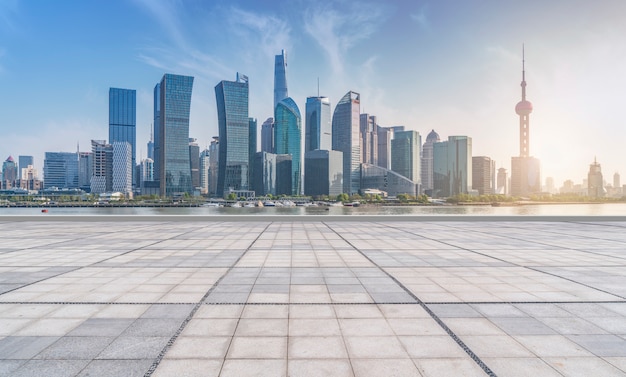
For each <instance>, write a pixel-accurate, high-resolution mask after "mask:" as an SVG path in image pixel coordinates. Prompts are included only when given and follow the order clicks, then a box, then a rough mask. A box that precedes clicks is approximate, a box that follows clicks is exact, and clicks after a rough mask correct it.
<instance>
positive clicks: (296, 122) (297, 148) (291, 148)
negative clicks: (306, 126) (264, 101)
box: [274, 97, 303, 195]
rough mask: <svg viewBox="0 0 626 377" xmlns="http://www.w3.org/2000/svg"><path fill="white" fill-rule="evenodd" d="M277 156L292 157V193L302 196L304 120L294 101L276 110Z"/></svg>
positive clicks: (279, 104) (282, 104)
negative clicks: (287, 155)
mask: <svg viewBox="0 0 626 377" xmlns="http://www.w3.org/2000/svg"><path fill="white" fill-rule="evenodd" d="M274 143H275V150H276V154H289V155H291V193H290V195H301V194H302V162H303V161H302V118H301V115H300V110H299V109H298V106H297V105H296V103H295V102H294V100H293V99H291V98H290V97H287V98H285V99H283V100H281V101H280V102H279V103H278V105H276V108H275V109H274Z"/></svg>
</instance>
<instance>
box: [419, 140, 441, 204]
mask: <svg viewBox="0 0 626 377" xmlns="http://www.w3.org/2000/svg"><path fill="white" fill-rule="evenodd" d="M440 141H441V140H440V139H439V134H438V133H436V132H435V130H432V131H430V133H428V136H426V142H425V143H424V145H423V146H422V164H421V168H422V170H421V172H420V174H421V176H422V182H421V183H422V192H423V193H425V194H426V195H432V190H433V188H434V184H433V144H435V143H438V142H440Z"/></svg>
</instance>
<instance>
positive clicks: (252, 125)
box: [248, 118, 257, 187]
mask: <svg viewBox="0 0 626 377" xmlns="http://www.w3.org/2000/svg"><path fill="white" fill-rule="evenodd" d="M256 146H257V121H256V118H248V182H249V187H252V186H253V183H252V180H253V179H254V164H253V163H254V155H255V154H256V150H257V147H256Z"/></svg>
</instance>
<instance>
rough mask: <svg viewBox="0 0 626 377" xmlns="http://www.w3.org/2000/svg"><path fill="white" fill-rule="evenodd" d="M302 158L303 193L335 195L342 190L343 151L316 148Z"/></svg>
mask: <svg viewBox="0 0 626 377" xmlns="http://www.w3.org/2000/svg"><path fill="white" fill-rule="evenodd" d="M304 158H305V163H304V169H305V172H304V193H305V195H309V196H321V195H328V196H330V197H336V196H337V195H339V194H341V193H342V192H343V161H342V159H343V153H341V152H339V151H333V150H324V149H316V150H312V151H308V152H306V153H305V155H304Z"/></svg>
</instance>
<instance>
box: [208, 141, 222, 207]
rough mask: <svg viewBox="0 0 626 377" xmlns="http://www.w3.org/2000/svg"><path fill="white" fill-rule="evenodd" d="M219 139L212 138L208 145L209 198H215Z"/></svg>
mask: <svg viewBox="0 0 626 377" xmlns="http://www.w3.org/2000/svg"><path fill="white" fill-rule="evenodd" d="M219 139H220V138H219V137H217V136H214V137H213V140H211V144H209V196H210V197H214V196H217V180H218V175H219V174H218V170H219V158H220V143H219Z"/></svg>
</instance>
